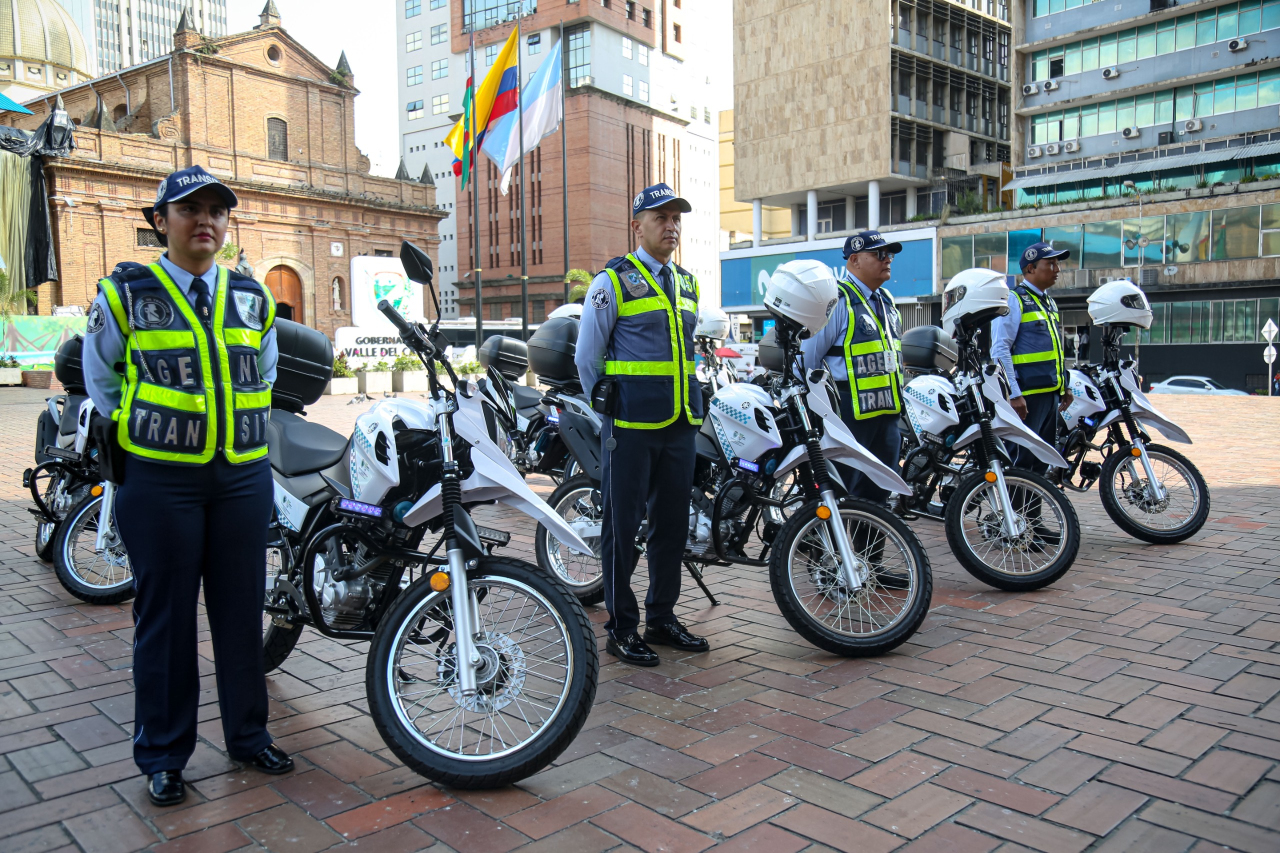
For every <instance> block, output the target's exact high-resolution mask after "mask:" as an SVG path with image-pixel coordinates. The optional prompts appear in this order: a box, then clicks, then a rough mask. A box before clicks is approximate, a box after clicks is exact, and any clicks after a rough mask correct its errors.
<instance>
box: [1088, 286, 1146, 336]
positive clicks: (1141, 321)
mask: <svg viewBox="0 0 1280 853" xmlns="http://www.w3.org/2000/svg"><path fill="white" fill-rule="evenodd" d="M1089 319H1091V320H1093V322H1095V323H1097V324H1098V325H1099V326H1101V325H1103V324H1104V323H1110V324H1111V325H1113V326H1137V327H1138V328H1140V329H1150V328H1151V303H1150V302H1148V301H1147V295H1146V294H1145V293H1143V292H1142V288H1140V287H1138V285H1136V284H1134V283H1133V282H1131V281H1129V280H1128V279H1127V278H1118V279H1115V280H1114V281H1109V282H1107V283H1106V284H1104V285H1102V286H1101V287H1099V288H1098V289H1097V290H1095V291H1094V292H1093V293H1091V294H1089Z"/></svg>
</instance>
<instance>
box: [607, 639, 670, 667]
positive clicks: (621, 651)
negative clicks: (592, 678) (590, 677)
mask: <svg viewBox="0 0 1280 853" xmlns="http://www.w3.org/2000/svg"><path fill="white" fill-rule="evenodd" d="M604 647H605V649H607V650H608V652H609V654H611V655H613V656H614V657H616V658H617V659H618V660H620V661H622V662H623V663H629V664H631V665H632V666H657V665H658V664H659V663H661V661H659V660H658V655H657V654H656V653H655V652H654V651H653V649H651V648H649V646H648V645H646V644H645V641H644V640H642V639H640V635H639V634H637V633H636V632H635V631H632V632H631V633H630V634H627V635H626V636H625V637H623V638H622V639H620V640H619V639H614V637H613V636H612V635H610V636H609V639H607V640H605V644H604Z"/></svg>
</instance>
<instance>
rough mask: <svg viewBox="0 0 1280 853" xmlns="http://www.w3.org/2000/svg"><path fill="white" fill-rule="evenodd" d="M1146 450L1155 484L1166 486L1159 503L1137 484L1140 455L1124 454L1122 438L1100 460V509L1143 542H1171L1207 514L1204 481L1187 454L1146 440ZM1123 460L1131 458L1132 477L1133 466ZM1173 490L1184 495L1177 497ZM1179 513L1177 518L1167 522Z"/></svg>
mask: <svg viewBox="0 0 1280 853" xmlns="http://www.w3.org/2000/svg"><path fill="white" fill-rule="evenodd" d="M1147 456H1148V457H1149V458H1150V459H1151V467H1152V468H1153V469H1155V472H1156V476H1157V477H1160V483H1161V485H1162V486H1164V487H1165V489H1166V490H1168V492H1169V494H1168V495H1167V497H1166V500H1165V501H1164V502H1163V505H1162V506H1161V505H1157V506H1154V507H1148V506H1147V505H1146V504H1147V501H1146V494H1145V489H1143V488H1142V484H1143V483H1145V482H1146V471H1145V470H1143V467H1142V463H1141V461H1140V460H1137V459H1135V458H1134V457H1133V456H1132V455H1131V454H1130V452H1129V445H1127V444H1126V445H1123V446H1121V447H1119V448H1117V449H1116V451H1115V452H1114V453H1112V454H1111V455H1110V456H1108V457H1107V458H1106V459H1105V460H1104V461H1103V463H1102V476H1101V477H1099V479H1098V483H1099V486H1098V491H1099V493H1100V494H1101V495H1102V507H1103V509H1105V510H1106V511H1107V515H1109V516H1111V520H1112V521H1114V522H1115V523H1116V526H1117V527H1119V528H1120V529H1121V530H1123V531H1124V532H1125V533H1128V534H1129V535H1130V536H1132V537H1134V538H1136V539H1141V540H1143V541H1144V542H1151V543H1153V544H1156V545H1172V544H1174V543H1176V542H1182V541H1184V540H1186V539H1190V538H1191V537H1192V536H1195V535H1196V534H1197V533H1199V532H1200V528H1202V527H1204V523H1205V522H1206V521H1208V520H1209V487H1208V485H1207V484H1206V483H1205V481H1204V477H1203V476H1202V475H1201V473H1200V470H1199V469H1198V468H1196V466H1195V465H1193V464H1191V460H1190V459H1188V458H1187V457H1185V456H1183V455H1182V454H1181V453H1179V452H1178V451H1176V450H1174V449H1173V448H1171V447H1165V446H1164V445H1162V444H1148V445H1147ZM1128 462H1132V464H1133V468H1134V469H1136V471H1137V473H1138V478H1137V479H1134V478H1133V471H1130V470H1128V466H1127V465H1126V463H1128ZM1162 471H1163V472H1164V473H1163V476H1162V474H1161V472H1162ZM1170 481H1173V482H1170ZM1135 490H1136V491H1135ZM1140 493H1141V494H1140ZM1177 493H1183V495H1184V496H1182V497H1178V496H1177ZM1175 498H1176V500H1175ZM1188 504H1189V505H1188ZM1152 510H1154V511H1152ZM1179 519H1181V523H1173V522H1176V521H1177V520H1179Z"/></svg>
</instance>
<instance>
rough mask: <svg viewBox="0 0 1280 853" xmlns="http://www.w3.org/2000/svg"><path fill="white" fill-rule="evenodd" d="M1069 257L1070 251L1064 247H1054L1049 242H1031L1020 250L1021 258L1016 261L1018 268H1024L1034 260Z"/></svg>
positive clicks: (1064, 258)
mask: <svg viewBox="0 0 1280 853" xmlns="http://www.w3.org/2000/svg"><path fill="white" fill-rule="evenodd" d="M1069 257H1071V252H1069V251H1067V250H1066V249H1055V248H1053V245H1052V244H1050V243H1032V244H1031V245H1030V246H1028V247H1027V248H1026V249H1024V250H1023V252H1022V258H1021V259H1020V260H1019V261H1018V268H1019V269H1026V268H1027V267H1028V266H1030V265H1031V264H1034V263H1035V262H1036V261H1039V260H1043V259H1045V258H1060V259H1062V260H1064V261H1065V260H1066V259H1067V258H1069Z"/></svg>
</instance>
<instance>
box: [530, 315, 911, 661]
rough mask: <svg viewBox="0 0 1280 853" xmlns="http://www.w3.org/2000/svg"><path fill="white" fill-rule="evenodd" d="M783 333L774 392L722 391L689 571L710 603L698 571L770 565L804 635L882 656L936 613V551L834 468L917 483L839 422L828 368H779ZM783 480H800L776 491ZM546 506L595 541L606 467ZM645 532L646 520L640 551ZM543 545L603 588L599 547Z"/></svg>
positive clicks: (548, 560)
mask: <svg viewBox="0 0 1280 853" xmlns="http://www.w3.org/2000/svg"><path fill="white" fill-rule="evenodd" d="M779 328H781V329H782V334H780V335H779V341H780V344H781V345H782V347H783V351H784V353H785V355H784V358H785V365H778V366H777V367H778V371H779V373H780V378H778V379H777V380H776V381H775V383H774V387H773V388H772V389H765V388H762V387H760V386H758V385H754V384H748V383H732V384H729V385H727V386H725V387H722V388H720V389H719V390H718V391H716V393H715V395H714V396H713V397H712V399H711V403H710V405H709V407H708V410H707V416H706V418H705V419H704V421H703V425H702V428H701V430H700V431H699V432H698V434H697V437H696V448H697V462H696V467H695V469H694V487H693V495H692V502H691V506H690V510H689V530H688V540H687V543H686V546H685V555H684V562H685V566H686V568H688V569H689V571H690V574H692V575H693V577H694V579H695V581H696V582H697V583H698V585H699V586H700V587H701V588H702V590H703V592H704V593H705V594H706V595H707V597H708V598H709V599H710V600H711V603H712V604H713V605H714V604H716V603H717V602H716V600H715V598H714V596H712V594H711V592H710V591H709V590H708V589H707V587H706V586H705V583H704V580H703V576H704V569H705V568H706V567H707V566H710V565H717V566H732V565H735V564H736V565H748V566H767V567H768V568H769V581H770V586H771V588H772V590H773V596H774V600H775V601H776V602H777V604H778V608H779V610H780V611H781V612H782V615H783V617H784V618H786V620H787V622H788V623H789V624H790V625H791V627H792V628H794V629H795V631H796V632H797V633H798V634H800V635H801V636H802V637H804V638H805V639H806V640H808V641H809V642H810V643H812V644H814V645H815V646H817V647H818V648H821V649H824V650H826V651H829V652H832V653H833V654H839V655H845V656H858V657H861V656H867V655H878V654H884V653H886V652H888V651H889V650H891V649H893V648H895V647H896V646H898V645H899V644H901V643H902V642H904V641H905V640H906V639H907V638H909V637H910V636H911V635H912V634H914V633H915V631H916V630H917V629H918V628H919V626H920V623H921V622H922V621H923V620H924V617H925V615H926V614H927V613H928V610H929V602H930V600H931V597H932V589H933V578H932V575H931V573H930V569H929V559H928V557H927V555H926V554H925V551H924V548H923V547H922V546H921V544H920V542H919V540H918V539H917V538H916V536H915V534H914V533H913V532H912V531H911V529H910V528H909V527H907V525H906V524H904V523H903V522H902V521H901V520H899V519H898V518H896V517H895V516H894V515H893V514H892V513H891V512H889V511H888V510H887V509H885V508H884V507H881V506H877V505H875V504H873V503H870V502H867V501H862V500H857V499H853V498H848V497H844V496H843V494H844V485H843V483H842V482H841V480H840V477H839V476H838V475H837V474H836V472H835V470H834V468H833V467H832V466H831V463H834V462H840V463H843V464H844V465H848V466H851V467H853V468H856V469H858V470H860V471H862V472H864V473H865V474H866V475H867V476H869V477H870V478H871V479H872V480H873V481H874V482H875V483H876V484H877V485H879V486H881V487H882V488H885V489H889V490H890V491H894V492H898V493H900V494H906V493H909V492H910V488H909V487H908V486H907V484H906V483H904V482H903V480H902V478H901V477H899V476H898V475H897V473H896V472H894V471H893V469H892V468H890V467H888V466H886V465H884V464H883V463H881V462H880V461H879V460H878V459H876V458H875V457H874V456H872V455H871V454H870V453H869V452H867V450H866V449H865V448H863V447H862V445H860V444H859V443H858V441H857V439H855V438H854V437H853V434H852V433H850V432H849V430H848V428H847V427H846V426H845V425H844V423H843V422H842V421H841V420H840V417H839V415H838V414H837V413H836V411H835V408H834V406H835V403H834V401H835V394H834V391H833V390H832V387H831V383H830V379H829V377H828V374H827V372H826V371H825V370H814V371H809V372H808V373H807V374H806V375H805V376H804V378H803V379H801V378H799V375H797V373H796V372H795V371H793V370H787V369H784V367H785V366H789V365H792V364H795V363H796V359H797V358H798V357H799V340H798V339H797V338H796V336H795V335H794V333H793V332H792V331H791V330H790V329H789V327H788V326H787V325H786V324H785V323H784V322H783V321H779ZM771 390H772V391H773V392H774V393H771ZM562 423H563V415H562ZM584 467H585V466H584ZM781 483H794V484H795V485H796V486H797V488H796V490H795V491H794V492H793V493H790V494H789V495H788V496H787V497H786V498H785V499H779V498H778V497H776V495H777V494H778V485H779V484H781ZM549 502H550V504H551V505H552V507H554V508H555V510H556V511H557V512H559V513H561V514H562V515H564V516H565V518H566V519H567V520H568V521H569V524H570V526H571V527H572V528H573V529H574V530H575V531H576V532H577V533H578V534H579V535H580V536H581V537H582V538H583V539H586V540H587V541H588V542H589V543H591V544H592V545H593V546H595V547H597V548H598V546H599V541H600V534H601V528H602V518H603V501H602V500H601V497H600V480H599V476H598V475H596V476H595V478H594V479H592V478H591V477H589V476H588V475H582V476H580V477H578V478H575V479H574V480H572V481H567V482H565V483H564V484H563V485H562V486H561V487H560V488H559V489H557V490H556V492H555V493H553V494H552V496H551V499H550V501H549ZM646 538H647V530H646V529H644V528H642V530H641V533H640V537H639V541H638V543H637V547H638V548H641V549H642V548H643V545H644V540H645V539H646ZM536 541H537V547H538V560H539V563H540V564H542V565H543V566H544V567H548V568H550V569H552V570H553V571H561V567H569V566H571V567H572V572H571V573H569V572H562V574H561V576H562V579H564V580H565V581H566V582H567V583H569V584H571V586H572V588H573V589H574V591H575V593H577V594H578V595H579V596H580V597H586V596H589V595H592V594H598V593H599V590H600V588H601V587H602V585H603V582H604V581H603V576H602V573H601V563H600V559H599V557H598V556H592V557H577V556H573V555H568V556H566V553H565V551H566V548H565V544H564V542H563V540H562V539H560V537H559V534H557V533H555V532H554V531H551V530H544V529H543V528H542V526H540V527H539V531H538V537H537V540H536ZM597 553H598V552H597ZM570 557H571V559H570ZM596 600H598V598H597V599H596Z"/></svg>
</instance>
